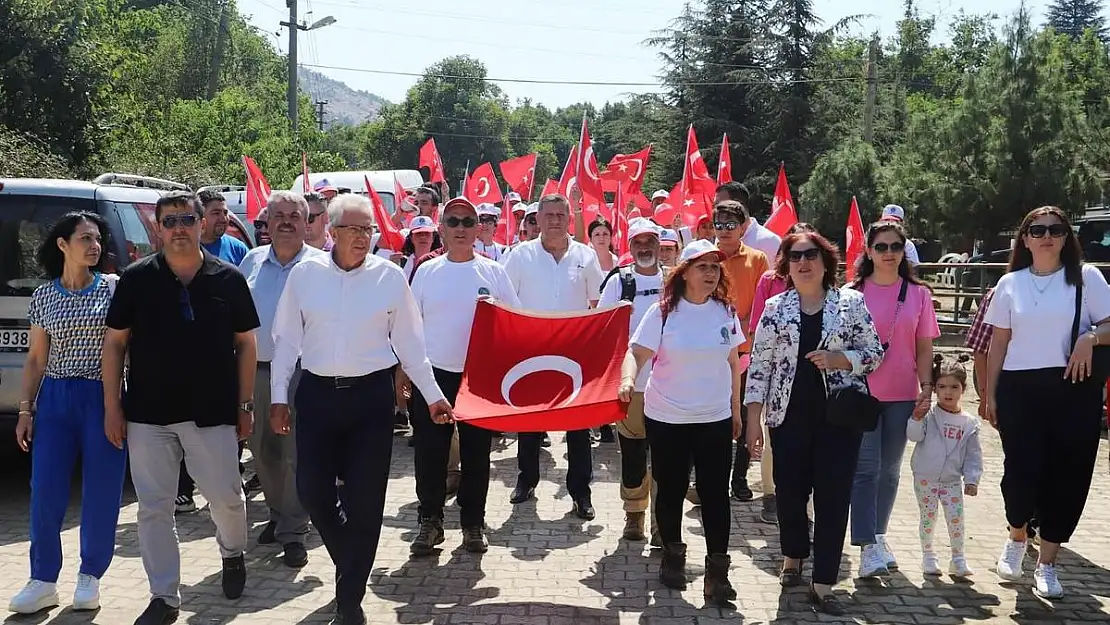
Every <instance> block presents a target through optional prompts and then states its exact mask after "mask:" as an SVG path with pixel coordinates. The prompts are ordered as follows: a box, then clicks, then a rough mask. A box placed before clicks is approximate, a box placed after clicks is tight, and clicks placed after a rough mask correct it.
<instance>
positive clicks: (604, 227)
mask: <svg viewBox="0 0 1110 625" xmlns="http://www.w3.org/2000/svg"><path fill="white" fill-rule="evenodd" d="M586 233H587V234H588V235H589V237H590V247H591V248H592V249H593V251H594V252H595V253H597V264H599V265H601V270H602V271H603V272H605V273H606V274H608V273H609V272H610V271H612V270H613V267H616V266H617V260H618V259H617V255H616V254H614V253H613V226H612V225H610V224H609V222H608V221H606V220H605V218H604V217H598V218H597V219H595V220H593V221H591V222H590V226H589V228H587V229H586Z"/></svg>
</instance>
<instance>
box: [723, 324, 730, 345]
mask: <svg viewBox="0 0 1110 625" xmlns="http://www.w3.org/2000/svg"><path fill="white" fill-rule="evenodd" d="M728 334H729V332H728V328H726V327H724V326H721V345H728V344H729V343H730V342H731V341H729V340H728Z"/></svg>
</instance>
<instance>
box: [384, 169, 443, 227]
mask: <svg viewBox="0 0 1110 625" xmlns="http://www.w3.org/2000/svg"><path fill="white" fill-rule="evenodd" d="M405 204H408V205H409V206H411V207H412V208H411V209H409V210H408V211H403V210H401V207H402V206H404V205H405ZM416 211H417V209H416V205H415V204H413V203H412V198H410V197H409V194H408V193H405V187H404V186H403V185H402V184H401V181H400V180H397V174H393V223H395V224H399V223H402V222H407V221H408V219H411V216H412V215H413V214H415V213H416ZM406 215H408V216H409V217H408V219H406ZM436 217H437V215H432V221H435V220H436Z"/></svg>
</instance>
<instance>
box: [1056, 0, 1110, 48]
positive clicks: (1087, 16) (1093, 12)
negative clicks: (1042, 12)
mask: <svg viewBox="0 0 1110 625" xmlns="http://www.w3.org/2000/svg"><path fill="white" fill-rule="evenodd" d="M1103 8H1104V7H1103V2H1102V0H1054V1H1053V2H1052V4H1050V5H1048V22H1047V24H1046V25H1047V26H1049V27H1051V28H1053V29H1055V30H1056V32H1058V33H1061V34H1063V35H1067V36H1068V37H1071V38H1072V39H1079V38H1080V37H1082V36H1083V32H1084V31H1086V30H1087V29H1088V28H1089V29H1092V30H1094V31H1095V33H1097V34H1098V36H1099V38H1100V39H1103V40H1106V34H1107V31H1106V19H1105V18H1104V17H1103V16H1102V11H1103Z"/></svg>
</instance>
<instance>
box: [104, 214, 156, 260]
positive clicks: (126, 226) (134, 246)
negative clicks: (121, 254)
mask: <svg viewBox="0 0 1110 625" xmlns="http://www.w3.org/2000/svg"><path fill="white" fill-rule="evenodd" d="M105 204H108V205H111V207H112V209H113V210H115V211H116V215H117V216H118V217H119V220H120V223H121V224H123V236H124V238H126V239H127V241H126V242H125V245H126V246H127V263H133V262H135V261H137V260H139V259H140V258H142V257H144V256H147V255H148V254H153V253H154V251H155V242H156V241H158V235H157V233H156V232H155V230H154V205H153V204H145V203H139V202H105ZM125 266H126V264H125Z"/></svg>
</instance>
